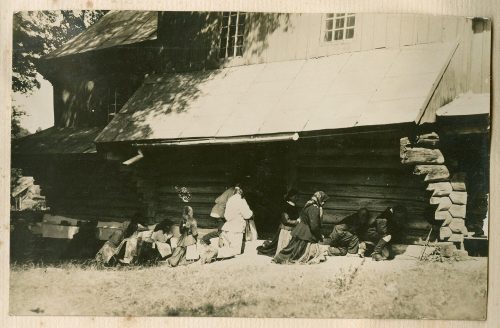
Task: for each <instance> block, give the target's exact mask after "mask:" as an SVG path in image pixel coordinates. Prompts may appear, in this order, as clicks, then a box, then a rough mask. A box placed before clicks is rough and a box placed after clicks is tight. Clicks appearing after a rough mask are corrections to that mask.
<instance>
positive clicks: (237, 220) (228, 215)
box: [217, 187, 253, 259]
mask: <svg viewBox="0 0 500 328" xmlns="http://www.w3.org/2000/svg"><path fill="white" fill-rule="evenodd" d="M252 216H253V212H252V210H251V209H250V207H249V206H248V203H247V201H246V200H245V198H244V193H243V189H241V187H235V190H234V195H233V196H231V197H230V198H229V199H228V201H227V204H226V209H225V211H224V217H225V219H226V222H225V223H224V225H223V226H222V228H221V234H220V236H219V249H218V252H217V258H219V259H220V258H229V257H233V256H236V255H239V254H241V253H242V252H243V247H244V244H243V242H244V240H243V238H244V232H245V228H246V225H247V220H250V219H251V218H252Z"/></svg>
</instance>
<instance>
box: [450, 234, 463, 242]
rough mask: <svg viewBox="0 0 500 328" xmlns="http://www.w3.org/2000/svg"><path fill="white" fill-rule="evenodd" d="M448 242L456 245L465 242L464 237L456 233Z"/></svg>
mask: <svg viewBox="0 0 500 328" xmlns="http://www.w3.org/2000/svg"><path fill="white" fill-rule="evenodd" d="M448 241H451V242H454V243H463V242H464V235H463V234H461V233H454V234H452V235H451V236H450V237H449V238H448Z"/></svg>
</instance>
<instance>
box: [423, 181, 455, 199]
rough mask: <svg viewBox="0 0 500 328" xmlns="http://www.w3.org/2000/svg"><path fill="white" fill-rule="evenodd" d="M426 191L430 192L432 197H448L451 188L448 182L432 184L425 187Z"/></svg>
mask: <svg viewBox="0 0 500 328" xmlns="http://www.w3.org/2000/svg"><path fill="white" fill-rule="evenodd" d="M427 190H428V191H432V196H448V195H449V194H450V193H451V192H452V191H453V188H452V186H451V183H450V182H433V183H429V185H428V186H427Z"/></svg>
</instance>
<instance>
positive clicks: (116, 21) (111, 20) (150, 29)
mask: <svg viewBox="0 0 500 328" xmlns="http://www.w3.org/2000/svg"><path fill="white" fill-rule="evenodd" d="M157 29H158V13H157V12H151V11H110V12H109V13H107V14H106V15H104V16H103V17H102V18H101V19H100V20H99V21H97V22H96V23H95V24H94V25H92V26H90V27H89V28H88V29H87V30H85V31H84V32H82V33H81V34H79V35H77V36H76V37H74V38H73V39H71V40H69V41H68V42H66V43H65V44H64V45H62V46H61V47H60V48H58V49H56V50H54V51H52V52H51V53H49V54H48V55H46V56H45V57H44V58H45V59H51V58H56V57H63V56H68V55H74V54H78V53H83V52H87V51H91V50H98V49H104V48H110V47H115V46H122V45H126V44H132V43H138V42H143V41H147V40H154V39H156V31H157Z"/></svg>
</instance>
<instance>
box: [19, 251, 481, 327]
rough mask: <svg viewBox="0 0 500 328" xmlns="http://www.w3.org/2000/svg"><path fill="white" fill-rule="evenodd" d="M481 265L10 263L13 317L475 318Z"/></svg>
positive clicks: (251, 257)
mask: <svg viewBox="0 0 500 328" xmlns="http://www.w3.org/2000/svg"><path fill="white" fill-rule="evenodd" d="M486 268H487V259H485V258H480V259H476V260H470V261H464V262H449V263H437V262H436V263H429V262H416V261H404V260H394V261H387V262H373V261H371V259H369V258H368V259H366V260H363V259H359V258H346V257H343V258H331V257H330V258H329V259H328V261H327V262H325V263H322V264H319V265H311V266H307V265H291V266H287V265H276V264H271V263H270V258H267V257H263V256H257V255H255V254H248V255H247V254H245V255H244V256H241V257H239V258H235V259H232V260H226V261H221V262H216V263H212V264H208V265H199V264H197V263H195V264H191V265H189V266H185V267H177V268H168V267H165V266H152V267H132V268H130V267H122V268H99V267H96V266H95V265H93V264H92V263H78V262H70V263H62V264H58V265H43V264H14V265H12V267H11V276H10V312H11V314H16V315H36V314H40V315H120V316H128V315H130V316H219V317H224V316H238V317H317V318H337V317H341V318H428V319H475V320H477V319H484V318H485V313H486V295H487V293H486V288H487V282H486V281H487V279H486V274H487V269H486Z"/></svg>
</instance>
